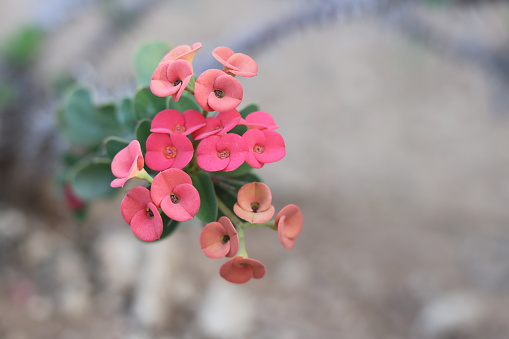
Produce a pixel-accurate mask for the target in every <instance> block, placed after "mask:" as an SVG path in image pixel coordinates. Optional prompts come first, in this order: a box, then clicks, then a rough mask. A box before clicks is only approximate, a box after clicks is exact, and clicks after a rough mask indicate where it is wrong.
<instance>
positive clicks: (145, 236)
mask: <svg viewBox="0 0 509 339" xmlns="http://www.w3.org/2000/svg"><path fill="white" fill-rule="evenodd" d="M120 211H121V213H122V217H123V218H124V220H125V222H126V223H128V224H129V225H130V226H131V230H132V231H133V233H134V235H135V236H136V237H137V238H138V239H140V240H143V241H154V240H157V239H159V238H160V237H161V235H162V234H163V219H162V218H161V215H160V214H159V211H158V210H157V207H156V206H155V205H154V203H153V202H152V199H151V197H150V191H149V190H148V189H146V188H145V187H141V186H137V187H135V188H133V189H131V190H130V191H129V192H128V193H127V195H126V196H125V197H124V199H123V200H122V203H121V205H120Z"/></svg>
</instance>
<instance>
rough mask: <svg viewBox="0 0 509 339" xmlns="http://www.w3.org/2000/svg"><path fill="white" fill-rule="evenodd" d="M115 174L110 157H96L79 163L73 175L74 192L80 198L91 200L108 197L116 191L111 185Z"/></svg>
mask: <svg viewBox="0 0 509 339" xmlns="http://www.w3.org/2000/svg"><path fill="white" fill-rule="evenodd" d="M113 179H115V176H114V175H113V174H112V173H111V162H110V161H109V160H108V159H96V160H94V161H92V162H86V163H82V164H79V165H78V166H77V167H76V168H75V170H74V172H73V174H72V175H71V185H72V188H73V191H74V194H76V196H77V197H78V198H80V199H83V200H85V201H90V200H94V199H98V198H102V197H106V196H108V195H111V194H113V193H114V192H115V190H114V189H113V188H112V187H111V186H110V183H111V181H113Z"/></svg>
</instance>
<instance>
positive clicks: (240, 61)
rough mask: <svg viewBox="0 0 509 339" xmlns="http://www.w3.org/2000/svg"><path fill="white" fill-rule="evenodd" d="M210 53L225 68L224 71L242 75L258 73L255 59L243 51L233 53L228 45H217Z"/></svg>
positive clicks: (251, 75)
mask: <svg viewBox="0 0 509 339" xmlns="http://www.w3.org/2000/svg"><path fill="white" fill-rule="evenodd" d="M212 55H213V56H214V58H216V60H217V61H219V62H220V63H221V64H222V65H223V66H224V68H225V71H226V72H228V73H232V74H235V75H239V76H242V77H254V76H255V75H256V74H257V73H258V65H257V64H256V61H254V60H253V58H251V57H250V56H248V55H246V54H244V53H235V52H233V51H232V50H231V49H229V48H228V47H218V48H216V49H215V50H214V51H212Z"/></svg>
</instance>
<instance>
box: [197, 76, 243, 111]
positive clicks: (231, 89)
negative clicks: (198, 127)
mask: <svg viewBox="0 0 509 339" xmlns="http://www.w3.org/2000/svg"><path fill="white" fill-rule="evenodd" d="M243 96H244V90H243V89H242V85H241V84H240V82H239V81H238V80H237V79H235V78H234V77H232V76H230V75H228V74H227V73H225V72H223V71H221V70H219V69H209V70H206V71H205V72H203V73H202V74H200V76H199V77H198V79H196V84H195V85H194V97H195V98H196V102H197V103H198V105H199V106H200V107H201V108H203V109H204V110H205V111H208V112H212V111H229V110H232V109H235V108H237V106H239V105H240V103H241V101H242V97H243Z"/></svg>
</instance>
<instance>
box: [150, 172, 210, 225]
mask: <svg viewBox="0 0 509 339" xmlns="http://www.w3.org/2000/svg"><path fill="white" fill-rule="evenodd" d="M150 194H151V196H152V201H154V204H155V205H156V206H159V207H161V209H162V210H163V212H164V214H166V215H167V216H168V217H169V218H171V219H173V220H176V221H187V220H191V219H192V218H194V216H195V215H196V213H198V210H199V209H200V194H199V193H198V190H197V189H196V188H195V187H194V186H193V182H192V180H191V177H190V176H189V174H187V173H186V172H184V171H182V170H180V169H177V168H170V169H167V170H165V171H162V172H160V173H159V174H157V175H156V176H155V178H154V181H152V186H151V188H150Z"/></svg>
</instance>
